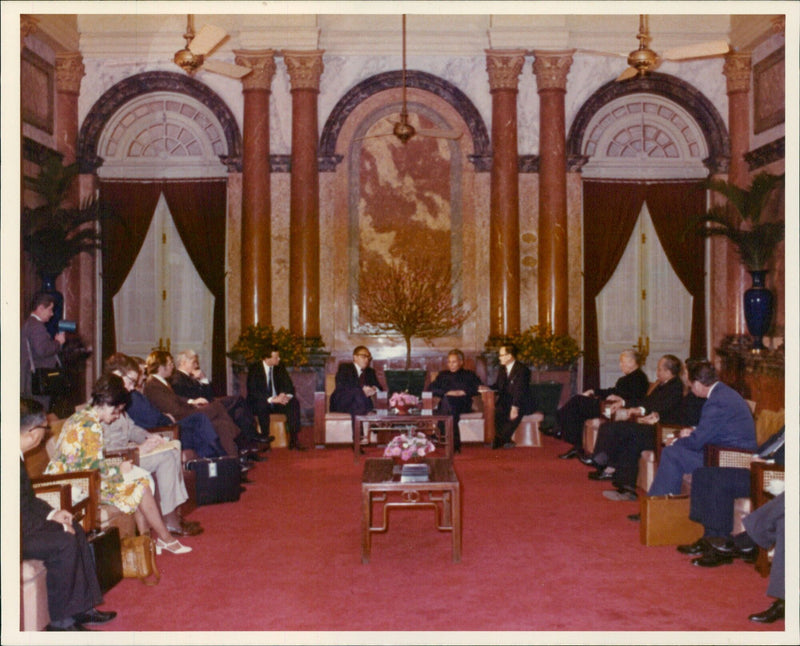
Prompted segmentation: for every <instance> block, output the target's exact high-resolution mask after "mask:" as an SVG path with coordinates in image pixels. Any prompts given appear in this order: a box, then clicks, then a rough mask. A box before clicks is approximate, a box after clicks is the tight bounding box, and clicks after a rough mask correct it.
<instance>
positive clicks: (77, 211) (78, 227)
mask: <svg viewBox="0 0 800 646" xmlns="http://www.w3.org/2000/svg"><path fill="white" fill-rule="evenodd" d="M77 175H78V165H77V164H70V165H68V166H64V165H63V164H62V163H61V161H60V160H58V159H57V158H55V157H51V158H49V159H48V160H47V161H45V162H44V163H43V164H42V166H41V169H40V171H39V175H38V177H37V178H36V179H35V180H33V182H32V183H33V189H34V190H35V191H36V192H37V193H38V194H39V195H41V197H42V198H43V199H44V204H42V205H41V206H38V207H36V208H27V207H26V208H24V209H23V211H22V220H21V232H22V247H23V249H24V250H25V251H26V252H27V253H28V254H29V256H30V259H31V262H32V263H33V264H34V266H35V267H36V269H37V271H38V272H39V273H40V274H41V275H47V274H51V275H54V276H58V275H59V274H60V273H61V272H62V271H64V269H66V268H67V267H68V266H69V263H70V261H71V260H72V259H73V258H74V257H75V256H77V255H78V254H79V253H81V252H83V251H87V252H89V253H93V252H94V250H95V249H98V248H100V244H101V238H100V231H99V230H98V228H97V227H96V226H94V225H96V224H99V223H100V222H101V221H102V220H103V219H104V218H106V217H109V214H108V213H106V212H105V211H104V210H103V209H102V208H101V206H100V204H99V202H98V201H97V200H96V199H95V198H94V197H91V198H88V199H86V200H84V201H83V202H82V203H81V204H80V206H79V207H65V206H63V205H64V203H65V202H66V199H67V193H68V191H69V190H70V186H71V185H72V182H73V181H74V180H75V178H76V177H77ZM89 224H92V225H93V226H87V225H89Z"/></svg>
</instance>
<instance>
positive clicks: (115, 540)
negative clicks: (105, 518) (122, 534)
mask: <svg viewBox="0 0 800 646" xmlns="http://www.w3.org/2000/svg"><path fill="white" fill-rule="evenodd" d="M86 540H88V541H89V547H90V548H91V550H92V557H93V558H94V566H95V570H96V571H97V581H98V582H99V583H100V590H101V591H102V592H103V593H105V592H108V591H109V590H110V589H111V588H113V587H114V586H115V585H117V583H119V582H120V581H122V555H121V543H120V540H119V528H118V527H109V528H108V529H105V530H103V531H99V530H93V531H91V532H89V533H88V534H87V535H86Z"/></svg>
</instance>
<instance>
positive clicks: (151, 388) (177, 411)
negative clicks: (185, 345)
mask: <svg viewBox="0 0 800 646" xmlns="http://www.w3.org/2000/svg"><path fill="white" fill-rule="evenodd" d="M174 369H175V362H174V361H173V360H172V355H171V354H170V353H169V352H166V351H164V350H153V352H151V353H150V354H149V355H148V357H147V374H148V377H147V380H146V381H145V382H144V388H143V394H144V396H145V397H147V399H148V400H149V401H150V403H151V404H153V405H154V406H155V407H156V408H157V409H158V410H160V411H161V412H162V413H164V414H166V415H171V416H172V417H173V418H175V419H176V420H178V422H180V420H182V419H184V418H186V417H189V416H190V415H193V414H194V413H198V412H199V413H202V414H203V415H205V416H206V417H208V419H209V420H210V421H211V424H212V426H213V427H214V430H215V431H216V433H217V436H218V437H219V441H220V444H222V448H223V449H224V450H225V453H226V454H227V455H229V456H233V457H238V458H239V462H240V469H241V471H242V477H243V478H246V475H245V474H246V472H247V471H249V469H250V466H248V465H247V458H246V454H247V451H246V450H244V451H241V452H240V450H239V448H238V447H237V445H236V438H237V437H238V436H239V434H240V432H241V431H240V430H239V427H238V426H236V424H234V422H233V420H232V419H231V418H230V416H229V415H228V413H227V412H226V411H225V409H224V408H223V407H222V405H221V404H219V403H217V402H210V403H209V402H208V400H206V399H205V398H203V397H199V398H197V399H186V398H185V397H181V396H180V395H178V394H177V393H176V392H175V391H174V390H172V386H170V385H169V382H168V381H167V380H168V379H169V378H170V376H172V372H173V370H174Z"/></svg>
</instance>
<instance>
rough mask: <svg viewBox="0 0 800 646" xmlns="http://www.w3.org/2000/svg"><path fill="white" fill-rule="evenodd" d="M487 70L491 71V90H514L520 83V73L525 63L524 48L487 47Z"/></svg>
mask: <svg viewBox="0 0 800 646" xmlns="http://www.w3.org/2000/svg"><path fill="white" fill-rule="evenodd" d="M484 51H485V52H486V71H487V72H489V90H490V91H491V92H495V91H496V90H514V91H515V92H516V91H517V86H518V85H519V75H520V72H522V66H523V65H524V64H525V50H524V49H511V50H509V49H505V50H495V49H486V50H484Z"/></svg>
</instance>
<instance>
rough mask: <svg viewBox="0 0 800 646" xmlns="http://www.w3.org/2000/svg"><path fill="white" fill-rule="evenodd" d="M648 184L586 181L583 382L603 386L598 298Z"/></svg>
mask: <svg viewBox="0 0 800 646" xmlns="http://www.w3.org/2000/svg"><path fill="white" fill-rule="evenodd" d="M645 189H646V187H645V185H644V184H641V183H631V182H592V181H584V182H583V240H584V242H583V247H584V264H583V266H584V270H583V317H584V318H583V351H584V359H583V382H584V387H585V388H594V389H597V388H599V387H600V354H599V344H598V329H597V306H596V304H595V298H596V297H597V295H598V294H599V293H600V292H601V290H602V289H603V287H605V284H606V283H607V282H608V281H609V280H610V279H611V276H613V275H614V270H615V269H616V267H617V264H619V261H620V260H621V258H622V255H623V254H624V253H625V247H626V246H627V245H628V240H629V239H630V237H631V234H632V233H633V227H634V226H635V225H636V220H637V219H638V217H639V213H640V212H641V210H642V203H643V202H644V198H645Z"/></svg>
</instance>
